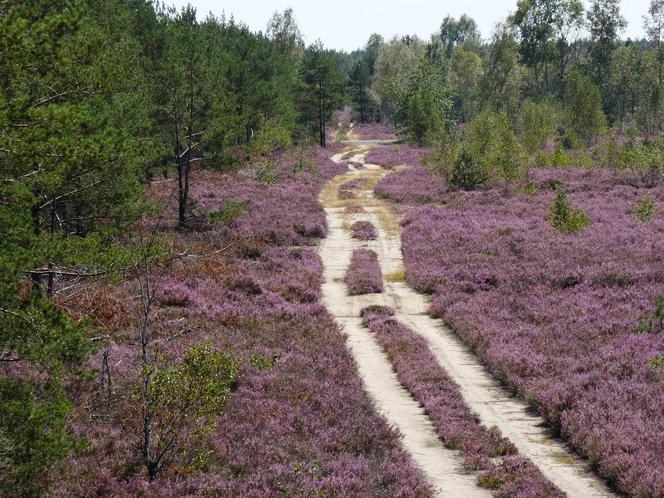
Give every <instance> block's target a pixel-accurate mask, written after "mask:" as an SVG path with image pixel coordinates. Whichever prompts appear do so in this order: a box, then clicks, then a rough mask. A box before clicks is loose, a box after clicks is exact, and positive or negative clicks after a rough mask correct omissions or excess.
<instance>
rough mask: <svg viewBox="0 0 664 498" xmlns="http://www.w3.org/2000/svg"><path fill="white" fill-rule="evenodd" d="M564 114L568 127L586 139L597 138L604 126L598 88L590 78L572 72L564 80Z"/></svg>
mask: <svg viewBox="0 0 664 498" xmlns="http://www.w3.org/2000/svg"><path fill="white" fill-rule="evenodd" d="M565 87H566V90H565V114H566V121H567V123H568V125H569V127H570V128H571V129H572V130H573V131H574V132H575V133H578V134H579V136H581V137H583V138H584V139H585V140H586V141H588V142H590V141H593V140H595V139H596V138H597V136H598V135H599V134H600V132H601V131H602V130H604V128H605V127H606V116H605V115H604V111H603V110H602V96H601V94H600V90H599V88H598V87H597V85H595V84H594V83H593V82H592V81H591V80H590V78H588V77H587V76H584V75H582V74H581V73H579V72H576V71H574V72H572V73H570V74H569V75H568V77H567V79H566V80H565Z"/></svg>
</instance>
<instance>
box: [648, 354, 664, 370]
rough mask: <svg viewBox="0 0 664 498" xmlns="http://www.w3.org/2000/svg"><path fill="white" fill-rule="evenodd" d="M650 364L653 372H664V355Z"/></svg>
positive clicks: (656, 357)
mask: <svg viewBox="0 0 664 498" xmlns="http://www.w3.org/2000/svg"><path fill="white" fill-rule="evenodd" d="M648 363H649V364H650V367H651V368H652V369H653V370H656V371H658V372H664V354H661V355H659V356H655V357H654V358H652V359H651V360H650V361H649V362H648Z"/></svg>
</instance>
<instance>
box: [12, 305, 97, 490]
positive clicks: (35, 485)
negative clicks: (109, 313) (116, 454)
mask: <svg viewBox="0 0 664 498" xmlns="http://www.w3.org/2000/svg"><path fill="white" fill-rule="evenodd" d="M2 301H3V302H2V303H1V304H0V308H3V309H0V330H1V332H0V345H1V346H2V350H3V352H5V354H6V355H8V356H6V358H7V359H15V360H20V361H21V363H22V364H23V365H26V366H32V367H33V368H34V371H33V372H31V373H29V372H26V373H25V374H24V375H22V376H21V377H20V378H16V377H2V378H0V435H1V436H0V462H3V472H2V473H0V494H3V495H5V494H6V495H8V496H9V495H12V494H14V493H16V491H17V490H16V485H17V484H18V486H19V489H20V490H22V492H21V493H20V495H21V496H23V495H26V496H27V495H33V494H34V495H39V494H40V493H41V492H43V491H44V489H43V488H42V486H43V483H44V482H45V481H46V479H45V478H46V477H47V476H48V474H49V472H51V471H53V468H54V466H55V465H56V464H57V462H59V461H60V460H62V459H63V458H64V457H65V456H67V455H68V454H69V453H71V452H72V451H74V450H76V449H77V448H80V447H81V444H83V443H82V442H81V441H79V440H77V438H75V437H74V436H73V435H72V434H71V432H70V431H69V428H68V427H67V422H68V420H69V416H70V414H71V411H72V405H71V402H70V401H69V400H68V399H67V397H66V396H65V393H64V390H63V388H62V381H63V379H66V378H74V377H76V378H80V379H83V378H86V377H87V372H86V370H85V369H84V362H85V359H86V357H87V354H88V352H89V351H90V350H91V349H92V343H91V342H90V341H89V340H88V339H87V335H86V330H87V328H88V326H87V322H86V321H80V322H74V321H72V320H70V319H69V318H67V317H66V316H65V314H64V313H63V312H62V311H60V310H59V309H58V308H57V307H56V306H55V305H53V304H52V303H51V302H50V301H47V300H46V299H43V298H41V297H38V296H32V297H31V298H30V299H27V300H25V301H23V302H21V301H20V300H18V299H14V300H12V299H11V297H10V296H7V295H5V296H3V299H2ZM10 306H11V307H12V309H11V310H8V309H6V308H8V307H10Z"/></svg>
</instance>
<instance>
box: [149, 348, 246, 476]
mask: <svg viewBox="0 0 664 498" xmlns="http://www.w3.org/2000/svg"><path fill="white" fill-rule="evenodd" d="M144 368H146V369H150V371H149V377H147V378H150V382H149V384H148V387H147V390H145V387H143V386H141V389H142V391H143V392H142V397H143V398H144V400H145V405H144V406H145V407H146V413H147V414H148V415H149V416H150V417H151V424H150V430H151V434H150V435H151V439H150V441H149V446H150V450H151V453H150V454H151V455H152V457H151V458H150V459H149V461H147V462H146V466H147V467H148V471H149V476H150V478H151V479H153V478H154V477H155V476H156V475H157V474H159V473H162V472H163V471H165V470H166V469H167V468H168V467H169V466H170V465H171V464H173V463H174V462H175V461H176V460H178V459H179V458H182V459H183V460H185V459H186V460H188V461H189V462H190V461H191V460H192V458H191V455H194V458H193V461H194V462H196V461H199V462H204V461H205V458H204V457H205V455H204V447H205V445H204V443H205V439H204V438H205V437H206V436H207V435H208V434H210V432H211V431H212V430H213V429H214V422H215V417H216V415H218V414H219V412H221V410H222V409H223V408H224V406H225V405H226V403H227V401H228V400H229V399H230V397H231V390H232V388H233V386H234V385H235V382H236V380H237V377H238V375H239V373H240V368H241V364H240V363H239V362H238V361H237V360H236V359H235V358H233V357H232V356H230V355H229V354H226V353H222V352H219V351H216V350H215V349H214V348H213V347H212V346H211V344H210V343H209V342H204V343H202V344H198V345H195V346H191V347H189V348H188V349H187V350H186V352H185V356H184V360H183V361H182V362H181V363H177V364H176V365H174V366H172V367H170V368H154V367H148V366H145V367H144ZM144 378H145V377H144ZM183 463H188V462H185V461H183Z"/></svg>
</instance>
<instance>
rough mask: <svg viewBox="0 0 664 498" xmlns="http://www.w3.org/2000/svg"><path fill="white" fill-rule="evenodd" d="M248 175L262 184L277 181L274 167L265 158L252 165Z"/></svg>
mask: <svg viewBox="0 0 664 498" xmlns="http://www.w3.org/2000/svg"><path fill="white" fill-rule="evenodd" d="M249 175H250V176H251V178H252V179H253V180H254V181H255V182H256V183H259V184H261V185H263V186H267V185H273V184H275V183H277V175H276V173H275V172H274V167H273V166H272V164H271V163H270V162H269V161H267V160H262V161H260V162H258V163H257V164H256V165H255V166H253V167H252V168H251V169H250V171H249Z"/></svg>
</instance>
